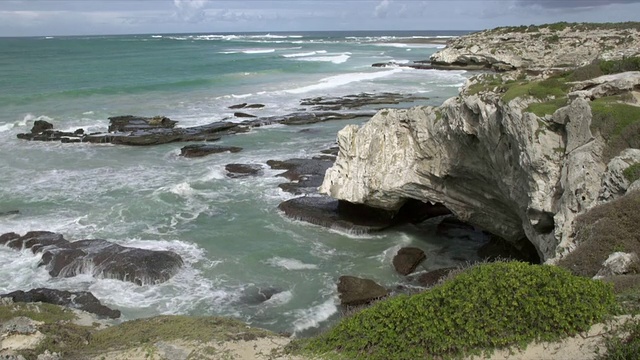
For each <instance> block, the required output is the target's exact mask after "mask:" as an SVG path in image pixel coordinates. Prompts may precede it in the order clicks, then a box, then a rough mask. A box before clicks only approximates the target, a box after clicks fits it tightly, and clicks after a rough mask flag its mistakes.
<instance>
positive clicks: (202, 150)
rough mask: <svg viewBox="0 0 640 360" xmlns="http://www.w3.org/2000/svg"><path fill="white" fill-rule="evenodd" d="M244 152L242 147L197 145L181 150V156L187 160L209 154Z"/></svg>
mask: <svg viewBox="0 0 640 360" xmlns="http://www.w3.org/2000/svg"><path fill="white" fill-rule="evenodd" d="M240 151H242V148H241V147H237V146H219V145H209V144H195V145H187V146H185V147H183V148H182V149H180V156H184V157H187V158H194V157H203V156H207V155H209V154H217V153H222V152H231V153H237V152H240Z"/></svg>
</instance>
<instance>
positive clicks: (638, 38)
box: [431, 23, 640, 71]
mask: <svg viewBox="0 0 640 360" xmlns="http://www.w3.org/2000/svg"><path fill="white" fill-rule="evenodd" d="M639 54H640V31H639V30H638V29H636V28H633V27H629V28H621V27H618V28H617V27H615V26H608V25H607V24H566V23H559V24H552V25H542V26H528V27H527V26H521V27H503V28H497V29H492V30H485V31H481V32H477V33H474V34H470V35H468V36H463V37H460V38H456V39H454V40H452V41H451V42H449V43H448V44H447V47H446V48H445V49H443V50H441V51H438V52H437V53H435V54H434V55H432V56H431V64H432V65H454V66H460V67H462V68H470V69H477V68H493V69H494V70H497V71H503V70H510V69H515V68H535V69H546V68H553V67H559V68H560V67H567V66H574V65H577V66H580V65H585V64H589V63H591V62H592V61H593V60H595V59H607V60H608V59H620V58H622V57H630V56H637V55H639Z"/></svg>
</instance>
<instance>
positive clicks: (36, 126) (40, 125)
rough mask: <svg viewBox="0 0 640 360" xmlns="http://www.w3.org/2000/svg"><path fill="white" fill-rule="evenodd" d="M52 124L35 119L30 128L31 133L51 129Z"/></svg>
mask: <svg viewBox="0 0 640 360" xmlns="http://www.w3.org/2000/svg"><path fill="white" fill-rule="evenodd" d="M52 129H53V124H51V123H50V122H48V121H44V120H36V121H34V122H33V127H32V128H31V133H32V134H38V133H41V132H44V131H46V130H52Z"/></svg>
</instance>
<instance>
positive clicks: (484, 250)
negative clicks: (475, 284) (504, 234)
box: [394, 199, 541, 264]
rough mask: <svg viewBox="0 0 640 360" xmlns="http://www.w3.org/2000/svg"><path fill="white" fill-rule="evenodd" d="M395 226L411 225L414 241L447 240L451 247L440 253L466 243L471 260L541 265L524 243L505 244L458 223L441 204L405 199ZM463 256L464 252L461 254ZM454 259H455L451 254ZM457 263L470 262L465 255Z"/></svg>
mask: <svg viewBox="0 0 640 360" xmlns="http://www.w3.org/2000/svg"><path fill="white" fill-rule="evenodd" d="M394 224H395V225H399V226H400V225H403V224H412V225H413V226H412V227H411V230H409V231H411V232H412V233H414V234H415V235H417V236H418V237H423V236H424V238H425V239H426V238H429V237H431V238H433V237H434V236H436V237H438V238H444V240H445V241H446V239H450V240H451V244H452V245H451V247H450V248H447V247H446V246H445V247H443V249H444V250H443V251H455V250H454V249H455V246H456V243H459V242H464V241H469V242H470V244H477V256H475V257H473V258H475V259H480V260H484V261H495V260H500V259H510V260H520V261H525V262H528V263H532V264H539V263H541V260H540V256H539V254H538V251H537V250H536V248H535V246H533V244H532V243H531V242H530V241H529V240H528V239H527V238H522V239H519V240H518V241H516V242H510V241H507V240H505V239H503V238H501V237H500V236H497V235H495V234H492V233H490V232H488V231H485V230H484V229H482V228H480V227H477V226H474V225H473V224H470V223H467V222H465V221H462V220H460V219H459V218H458V217H456V216H455V214H453V213H452V212H451V211H450V210H449V209H448V208H447V207H446V206H445V205H444V204H442V203H437V202H436V203H431V202H423V201H421V200H416V199H408V200H407V201H406V202H405V203H404V205H403V206H402V207H401V208H400V210H398V212H397V213H396V214H395V216H394ZM462 252H464V251H462ZM454 256H457V255H455V254H454ZM459 259H460V260H461V261H471V259H469V254H468V253H465V254H461V255H460V256H459Z"/></svg>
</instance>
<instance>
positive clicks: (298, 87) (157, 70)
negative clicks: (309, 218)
mask: <svg viewBox="0 0 640 360" xmlns="http://www.w3.org/2000/svg"><path fill="white" fill-rule="evenodd" d="M428 35H457V34H446V33H434V34H429V33H400V34H399V33H395V34H381V33H351V34H349V33H296V34H291V33H289V34H244V35H243V34H237V35H232V34H222V35H216V34H194V35H184V34H179V35H167V34H161V35H160V34H159V35H135V36H134V35H131V36H103V37H63V38H4V39H0V48H1V49H2V51H1V52H0V72H1V75H2V76H0V168H1V169H2V171H1V172H0V184H2V185H1V186H0V212H3V211H9V210H14V209H17V210H20V214H18V215H11V216H3V217H0V233H4V232H9V231H15V232H18V233H25V232H27V231H30V230H50V231H56V232H60V233H62V234H64V235H65V237H66V238H67V239H70V240H78V239H82V238H104V239H107V240H110V241H114V242H117V243H120V244H123V245H129V246H138V247H144V248H152V249H170V250H173V251H176V252H178V253H179V254H180V255H182V256H183V258H184V259H185V261H186V266H185V268H184V269H183V270H181V271H180V273H179V274H178V275H177V276H176V277H175V278H173V279H172V280H170V281H168V282H167V283H164V284H160V285H155V286H151V285H150V286H142V287H140V286H136V285H133V284H129V283H123V282H120V281H116V280H108V279H96V278H92V277H91V276H89V275H82V276H77V277H74V278H68V279H52V278H50V277H49V275H48V274H47V273H46V271H45V270H44V269H42V268H38V267H37V262H38V258H37V257H35V256H33V255H32V254H31V253H30V252H28V251H27V252H22V253H16V252H14V251H13V250H9V249H7V248H2V247H0V292H7V291H13V290H18V289H22V290H27V289H29V288H32V287H41V286H44V287H53V288H60V289H69V290H89V291H91V292H93V293H94V294H95V295H96V296H97V297H98V298H99V299H100V300H101V301H103V302H104V303H105V304H107V305H109V306H111V307H114V308H118V309H120V310H121V311H122V312H123V317H124V319H132V318H137V317H142V316H152V315H156V314H193V315H226V316H236V317H238V318H240V319H242V320H245V321H247V322H249V323H251V324H253V325H256V326H262V327H265V328H268V329H272V330H276V331H287V332H296V333H299V334H305V333H308V332H313V331H316V330H318V329H322V328H323V327H326V326H328V325H329V324H331V322H332V321H334V320H335V319H336V318H337V317H338V316H339V309H338V307H337V305H336V304H337V293H336V289H335V283H336V280H337V278H338V277H339V276H340V275H347V274H348V275H357V276H365V277H369V278H372V279H375V280H376V281H378V282H380V283H382V284H384V285H386V286H390V287H391V286H395V285H397V284H401V283H402V282H403V279H402V278H401V277H400V276H398V275H396V274H395V273H394V271H393V269H392V267H391V258H392V256H393V255H394V253H395V251H396V250H397V249H398V248H399V247H400V246H406V245H414V246H419V247H421V248H423V249H424V250H426V251H427V253H428V256H429V257H428V260H427V262H426V263H425V268H427V269H435V268H439V267H444V266H450V265H454V264H456V263H458V262H460V261H461V260H460V258H464V259H467V260H473V259H474V257H475V248H476V247H477V245H478V244H477V243H475V242H469V241H466V240H464V239H459V240H455V239H454V240H452V239H447V238H441V237H439V236H437V235H436V234H435V233H433V231H430V230H424V229H422V230H421V229H419V228H417V227H415V226H405V227H403V228H400V229H396V230H393V231H389V232H385V233H383V234H378V235H373V236H353V235H349V234H343V233H338V232H335V231H331V230H328V229H324V228H320V227H316V226H312V225H308V224H304V223H300V222H295V221H290V220H288V219H286V218H284V217H283V216H282V215H281V214H280V213H279V212H278V211H277V205H278V204H279V203H280V202H281V201H283V200H286V199H289V198H291V197H292V195H291V194H288V193H284V192H282V191H281V190H280V189H279V188H278V187H277V185H278V184H279V183H281V182H283V179H282V178H278V177H276V175H277V174H278V173H279V171H273V170H269V169H267V167H266V165H265V163H266V161H267V160H270V159H277V160H284V159H288V158H293V157H311V156H313V155H316V154H317V153H318V152H319V151H320V150H323V149H326V148H328V147H329V146H331V145H332V144H334V142H335V135H336V133H337V131H338V130H340V129H341V128H342V127H344V126H345V125H347V124H359V123H362V122H363V121H365V120H366V119H357V120H349V121H335V122H327V123H323V124H316V125H309V126H304V127H287V126H282V125H274V126H267V127H263V128H257V129H254V130H252V131H251V132H249V133H247V134H241V135H236V136H230V137H225V138H223V139H222V140H221V141H220V142H219V143H220V144H221V145H234V146H241V147H243V148H244V150H243V151H242V152H240V153H237V154H216V155H211V156H208V157H205V158H199V159H185V158H182V157H180V156H178V154H179V149H180V147H181V146H183V144H166V145H161V146H155V147H142V148H141V147H123V146H112V145H95V144H60V143H40V142H26V141H21V140H18V139H16V134H18V133H20V132H28V131H29V129H30V128H31V125H32V124H33V121H34V120H37V119H44V120H47V121H50V122H52V123H53V124H54V125H55V126H56V128H58V129H62V130H74V129H76V128H78V127H82V128H84V129H85V130H87V131H90V132H92V131H105V130H106V128H107V126H108V120H107V117H109V116H115V115H124V114H135V115H143V116H153V115H165V116H169V117H170V118H172V119H174V120H178V121H179V126H193V125H199V124H206V123H209V122H212V121H219V120H222V119H225V118H227V117H230V116H231V115H232V113H233V110H229V109H228V106H230V105H233V104H237V103H240V102H250V103H262V104H265V105H266V106H265V108H264V109H259V110H251V112H253V113H255V114H256V115H261V116H269V115H278V114H286V113H289V112H293V111H295V110H296V109H298V108H300V105H299V102H300V100H301V99H303V98H306V97H315V96H326V95H329V96H340V95H349V94H358V93H362V92H371V93H375V92H399V93H403V94H415V95H421V96H427V97H429V99H428V100H424V101H422V102H421V104H430V105H438V104H440V103H441V102H442V101H443V100H444V99H446V98H448V97H450V96H453V95H455V94H456V93H457V89H458V87H459V86H461V85H462V84H463V83H464V81H465V80H466V76H467V75H466V74H465V73H464V72H462V71H459V72H444V71H435V70H423V71H419V70H412V69H404V68H372V67H371V64H372V63H375V62H387V61H392V60H394V61H398V62H403V61H413V60H423V59H427V58H428V57H429V55H431V54H432V53H433V52H434V51H436V50H437V48H438V47H439V45H432V44H413V43H412V44H405V43H404V42H403V41H406V40H407V39H411V40H412V41H415V38H416V37H420V36H428ZM401 106H408V105H407V104H403V105H401ZM308 128H312V131H305V132H301V131H300V130H302V129H308ZM228 163H255V164H262V165H264V166H265V171H264V175H262V176H260V177H255V178H246V179H230V178H227V177H226V176H225V171H224V166H225V164H228ZM454 258H455V259H454ZM254 287H275V288H277V289H279V290H281V292H280V293H279V294H277V295H276V296H274V297H273V298H272V299H270V300H268V301H267V302H265V303H262V304H248V303H247V302H246V301H244V300H243V294H246V292H247V291H251V289H252V288H254Z"/></svg>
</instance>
